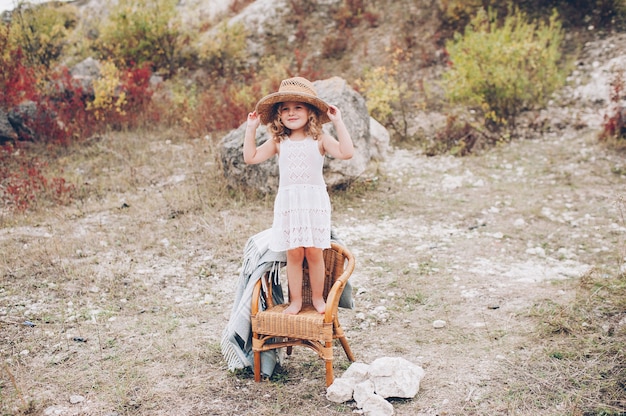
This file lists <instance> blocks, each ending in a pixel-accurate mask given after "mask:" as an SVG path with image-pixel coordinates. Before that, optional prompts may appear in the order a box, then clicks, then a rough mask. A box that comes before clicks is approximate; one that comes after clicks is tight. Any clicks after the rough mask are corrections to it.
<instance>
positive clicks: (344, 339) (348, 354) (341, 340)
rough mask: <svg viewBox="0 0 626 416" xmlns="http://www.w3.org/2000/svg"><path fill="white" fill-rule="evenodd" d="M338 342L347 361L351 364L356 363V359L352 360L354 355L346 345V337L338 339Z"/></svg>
mask: <svg viewBox="0 0 626 416" xmlns="http://www.w3.org/2000/svg"><path fill="white" fill-rule="evenodd" d="M339 342H341V346H342V347H343V350H344V351H345V352H346V356H347V357H348V360H350V362H351V363H353V362H355V361H356V358H354V354H353V353H352V349H350V345H348V340H347V339H346V337H345V336H344V337H341V338H339Z"/></svg>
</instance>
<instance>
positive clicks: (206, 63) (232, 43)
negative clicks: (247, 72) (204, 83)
mask: <svg viewBox="0 0 626 416" xmlns="http://www.w3.org/2000/svg"><path fill="white" fill-rule="evenodd" d="M247 35H248V34H247V32H246V29H245V27H244V25H243V24H242V23H234V24H228V23H222V24H220V25H219V26H218V27H217V28H216V29H215V33H214V35H213V36H211V38H210V39H209V40H208V41H207V42H205V43H204V45H203V46H201V47H200V51H199V52H198V58H199V62H200V66H201V67H202V68H205V69H207V70H208V71H209V73H211V75H212V76H213V77H235V76H236V75H237V73H238V72H239V71H240V70H242V69H243V68H244V67H245V66H246V65H247V59H248V55H247V50H246V37H247Z"/></svg>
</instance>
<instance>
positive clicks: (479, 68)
mask: <svg viewBox="0 0 626 416" xmlns="http://www.w3.org/2000/svg"><path fill="white" fill-rule="evenodd" d="M562 40H563V31H562V28H561V24H560V23H559V21H558V15H557V14H556V13H553V14H552V16H551V17H550V19H549V21H548V22H547V23H542V22H540V23H535V22H533V23H531V22H528V21H527V19H526V15H525V14H524V13H522V12H520V11H518V10H515V11H513V12H512V13H511V14H510V15H509V16H507V17H506V19H505V20H504V23H503V24H502V25H499V24H498V23H497V16H496V14H495V13H493V12H486V11H485V10H484V9H481V10H480V11H479V13H478V14H477V15H476V16H475V17H474V18H473V19H472V21H471V22H470V23H469V24H468V25H467V27H466V28H465V33H464V34H463V35H461V34H458V33H457V34H456V35H455V36H454V39H452V40H450V41H448V42H447V44H446V48H447V52H448V54H449V60H450V62H449V65H450V67H449V69H448V70H447V71H446V72H445V73H444V76H443V88H444V89H445V93H446V96H447V97H448V98H449V99H450V101H451V102H452V103H458V104H461V105H466V106H469V107H473V108H475V109H476V110H478V111H479V112H480V113H481V114H482V115H483V116H484V118H485V124H486V125H487V126H488V127H490V128H493V129H497V128H499V127H502V126H505V125H508V126H509V128H510V129H511V130H513V129H514V128H515V118H516V117H517V116H518V115H519V114H520V112H521V111H523V110H527V109H536V108H540V107H541V106H543V105H544V104H545V102H546V101H547V99H548V97H549V96H550V95H551V94H552V93H553V92H554V91H555V90H556V89H557V88H558V87H560V86H561V85H562V84H563V82H564V79H565V76H564V71H563V70H562V69H560V68H559V63H560V60H561V52H560V48H561V42H562Z"/></svg>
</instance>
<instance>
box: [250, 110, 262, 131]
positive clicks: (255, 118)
mask: <svg viewBox="0 0 626 416" xmlns="http://www.w3.org/2000/svg"><path fill="white" fill-rule="evenodd" d="M260 124H261V117H259V115H258V114H257V112H256V111H253V112H251V113H248V127H252V128H254V129H256V128H257V127H259V125H260Z"/></svg>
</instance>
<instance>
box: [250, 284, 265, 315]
mask: <svg viewBox="0 0 626 416" xmlns="http://www.w3.org/2000/svg"><path fill="white" fill-rule="evenodd" d="M261 288H262V286H261V279H259V280H258V281H257V282H256V283H255V285H254V289H253V290H252V305H251V306H250V315H252V316H256V314H257V313H259V301H260V300H261Z"/></svg>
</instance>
